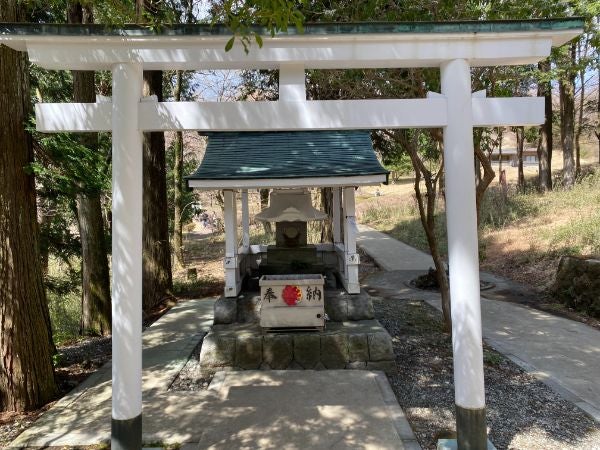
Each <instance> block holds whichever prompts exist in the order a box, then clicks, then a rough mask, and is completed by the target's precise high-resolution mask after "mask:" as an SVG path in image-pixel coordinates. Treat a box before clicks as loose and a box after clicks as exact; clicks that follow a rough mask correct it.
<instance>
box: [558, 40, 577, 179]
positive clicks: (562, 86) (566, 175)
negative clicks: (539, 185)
mask: <svg viewBox="0 0 600 450" xmlns="http://www.w3.org/2000/svg"><path fill="white" fill-rule="evenodd" d="M570 50H571V63H574V60H575V44H571V47H570ZM559 92H560V142H561V146H562V151H563V183H564V185H565V187H566V188H571V187H573V185H574V184H575V161H574V137H575V75H574V73H573V72H572V71H569V72H567V74H566V75H565V76H564V78H563V79H561V80H560V82H559Z"/></svg>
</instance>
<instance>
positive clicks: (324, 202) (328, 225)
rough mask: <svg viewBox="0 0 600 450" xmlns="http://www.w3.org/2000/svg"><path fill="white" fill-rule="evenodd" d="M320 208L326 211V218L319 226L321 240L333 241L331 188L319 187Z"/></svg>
mask: <svg viewBox="0 0 600 450" xmlns="http://www.w3.org/2000/svg"><path fill="white" fill-rule="evenodd" d="M321 208H322V209H323V212H325V213H327V220H324V221H323V227H322V228H321V242H333V190H332V189H331V188H327V187H326V188H321Z"/></svg>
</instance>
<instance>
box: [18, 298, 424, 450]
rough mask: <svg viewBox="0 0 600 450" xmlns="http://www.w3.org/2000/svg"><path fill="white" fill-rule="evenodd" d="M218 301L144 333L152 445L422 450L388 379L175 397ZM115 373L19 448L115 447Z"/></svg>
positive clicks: (224, 389)
mask: <svg viewBox="0 0 600 450" xmlns="http://www.w3.org/2000/svg"><path fill="white" fill-rule="evenodd" d="M213 302H214V299H208V300H206V299H205V300H193V301H188V302H185V303H182V304H180V305H177V306H175V307H174V308H173V309H172V310H171V311H169V313H167V314H166V315H165V316H163V317H162V318H161V319H160V320H159V321H158V322H156V323H155V324H154V325H153V326H152V327H150V328H148V329H147V330H146V332H145V333H144V345H145V348H144V374H143V376H144V381H143V387H144V391H143V401H144V404H143V425H142V426H143V440H144V442H145V443H152V444H153V446H155V444H156V443H157V442H161V443H165V444H169V443H170V444H176V443H177V444H182V448H185V449H186V450H191V449H236V450H237V449H240V448H261V449H262V448H264V449H283V448H285V449H291V450H294V449H307V448H311V449H367V448H373V449H382V450H386V449H399V450H402V449H406V450H415V449H420V447H419V446H418V443H417V441H416V439H415V436H414V435H413V433H412V430H411V429H410V426H409V424H408V422H407V421H406V418H405V416H404V414H403V413H402V410H401V409H400V407H399V405H398V403H397V401H396V398H395V396H394V394H393V392H392V390H391V387H390V385H389V383H388V381H387V378H386V377H385V375H384V374H383V373H382V372H374V371H366V370H365V371H349V370H328V371H314V370H299V371H296V370H285V371H277V370H272V371H240V372H217V373H216V374H215V376H214V378H213V380H212V382H211V384H210V386H209V388H208V389H207V390H204V391H195V392H187V391H186V392H181V391H180V392H173V391H168V390H167V389H168V386H169V385H170V383H171V382H172V379H173V377H174V376H175V375H176V374H177V373H178V372H179V370H180V369H181V364H182V361H183V363H184V362H185V361H184V360H185V359H186V358H187V356H188V355H189V354H190V352H191V351H192V349H193V345H192V343H193V342H198V341H199V339H200V338H201V336H202V334H203V333H204V332H206V331H208V329H209V328H210V325H211V323H212V311H213ZM161 334H162V335H163V336H164V337H165V339H166V340H167V341H168V342H167V343H166V344H165V343H163V340H162V339H161ZM191 336H194V337H193V338H192V337H191ZM174 343H177V345H175V344H174ZM172 344H173V345H172ZM165 345H166V346H167V347H168V348H169V350H168V351H163V347H165ZM177 349H178V350H177ZM110 371H111V368H110V363H108V364H107V365H105V366H103V367H102V368H101V369H100V370H99V371H98V372H97V373H96V374H94V375H93V376H92V377H90V378H88V380H86V381H85V382H84V383H82V384H81V385H80V386H79V387H78V388H77V389H76V390H74V391H73V392H71V393H70V394H68V395H67V396H65V397H63V399H62V400H60V401H59V402H57V403H56V404H55V406H53V407H52V408H51V409H50V410H49V411H48V412H46V413H45V414H43V415H42V416H41V417H40V418H39V419H38V420H37V421H36V422H35V424H33V425H32V426H31V427H30V428H29V429H28V430H26V431H25V432H24V433H22V434H21V435H20V436H19V437H18V438H17V439H16V440H15V441H14V442H13V443H12V444H11V448H22V447H25V446H26V447H45V446H56V447H62V446H82V445H96V444H102V443H106V442H108V441H109V439H110V417H111V386H110Z"/></svg>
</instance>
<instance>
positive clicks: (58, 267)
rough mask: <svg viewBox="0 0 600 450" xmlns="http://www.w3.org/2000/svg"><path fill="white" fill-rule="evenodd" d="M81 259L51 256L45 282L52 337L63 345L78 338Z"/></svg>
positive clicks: (55, 341) (58, 343)
mask: <svg viewBox="0 0 600 450" xmlns="http://www.w3.org/2000/svg"><path fill="white" fill-rule="evenodd" d="M79 264H80V262H79V259H78V258H76V257H73V258H70V259H69V260H67V261H65V260H63V259H58V258H56V257H54V256H52V255H51V256H50V258H49V263H48V275H47V279H48V282H47V284H46V286H47V290H46V294H47V298H48V309H49V311H50V322H51V323H52V337H53V339H54V343H55V344H57V345H60V344H62V343H65V342H69V341H72V340H74V339H77V338H78V336H79V326H80V320H81V274H80V267H79Z"/></svg>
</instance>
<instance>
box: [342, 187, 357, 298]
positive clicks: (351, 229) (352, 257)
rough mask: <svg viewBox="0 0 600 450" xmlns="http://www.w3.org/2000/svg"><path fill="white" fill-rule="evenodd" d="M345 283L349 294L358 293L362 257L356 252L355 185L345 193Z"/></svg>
mask: <svg viewBox="0 0 600 450" xmlns="http://www.w3.org/2000/svg"><path fill="white" fill-rule="evenodd" d="M343 202H344V247H345V253H344V257H345V259H344V283H345V288H346V290H347V291H348V293H349V294H358V293H359V292H360V285H359V283H358V265H359V264H360V258H359V256H358V253H356V217H355V213H354V186H351V187H345V188H344V195H343Z"/></svg>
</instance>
